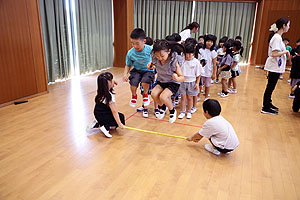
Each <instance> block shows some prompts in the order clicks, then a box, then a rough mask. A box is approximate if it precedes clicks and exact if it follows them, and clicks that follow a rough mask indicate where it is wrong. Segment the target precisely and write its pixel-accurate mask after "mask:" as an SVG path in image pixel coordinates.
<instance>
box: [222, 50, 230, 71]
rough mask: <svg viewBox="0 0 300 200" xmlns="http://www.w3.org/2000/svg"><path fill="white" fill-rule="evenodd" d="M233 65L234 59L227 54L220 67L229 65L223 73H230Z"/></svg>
mask: <svg viewBox="0 0 300 200" xmlns="http://www.w3.org/2000/svg"><path fill="white" fill-rule="evenodd" d="M232 64H233V58H232V57H231V55H230V54H226V55H225V56H224V57H223V58H222V60H221V63H220V66H221V67H222V66H224V65H227V67H225V68H224V69H222V71H229V70H230V67H231V65H232Z"/></svg>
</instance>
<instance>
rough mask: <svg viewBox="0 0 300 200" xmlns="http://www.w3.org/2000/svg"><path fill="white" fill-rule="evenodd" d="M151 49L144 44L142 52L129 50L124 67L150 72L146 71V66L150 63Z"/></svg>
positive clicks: (133, 49)
mask: <svg viewBox="0 0 300 200" xmlns="http://www.w3.org/2000/svg"><path fill="white" fill-rule="evenodd" d="M151 51H152V47H151V46H149V45H146V44H145V47H144V49H143V51H137V50H135V48H131V49H130V50H129V51H128V52H127V55H126V65H127V66H133V68H135V69H137V70H141V71H152V70H151V69H147V67H146V66H147V64H148V63H149V62H151V61H152V57H151Z"/></svg>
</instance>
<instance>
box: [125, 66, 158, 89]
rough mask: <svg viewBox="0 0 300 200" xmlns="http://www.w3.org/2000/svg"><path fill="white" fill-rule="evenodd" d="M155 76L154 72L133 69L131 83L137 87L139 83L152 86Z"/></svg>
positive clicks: (130, 77)
mask: <svg viewBox="0 0 300 200" xmlns="http://www.w3.org/2000/svg"><path fill="white" fill-rule="evenodd" d="M154 76H155V74H154V72H153V71H141V70H136V69H134V68H133V69H132V70H131V71H130V76H129V83H130V85H131V86H135V87H138V85H139V83H147V84H151V83H152V82H153V80H154Z"/></svg>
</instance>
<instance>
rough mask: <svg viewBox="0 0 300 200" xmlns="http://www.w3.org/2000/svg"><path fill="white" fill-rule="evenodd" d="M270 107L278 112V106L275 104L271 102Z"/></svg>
mask: <svg viewBox="0 0 300 200" xmlns="http://www.w3.org/2000/svg"><path fill="white" fill-rule="evenodd" d="M270 108H271V109H272V110H275V111H276V112H278V111H279V108H277V107H276V106H274V105H273V104H271V106H270Z"/></svg>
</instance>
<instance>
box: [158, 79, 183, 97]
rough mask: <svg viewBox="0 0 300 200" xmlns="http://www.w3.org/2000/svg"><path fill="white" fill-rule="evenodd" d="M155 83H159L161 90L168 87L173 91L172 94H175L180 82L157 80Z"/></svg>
mask: <svg viewBox="0 0 300 200" xmlns="http://www.w3.org/2000/svg"><path fill="white" fill-rule="evenodd" d="M157 85H159V86H160V87H161V88H162V89H163V90H164V89H166V88H168V89H169V90H170V91H171V92H172V93H173V95H175V94H176V92H177V91H178V89H179V86H180V84H178V83H173V82H167V83H162V82H160V81H157Z"/></svg>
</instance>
